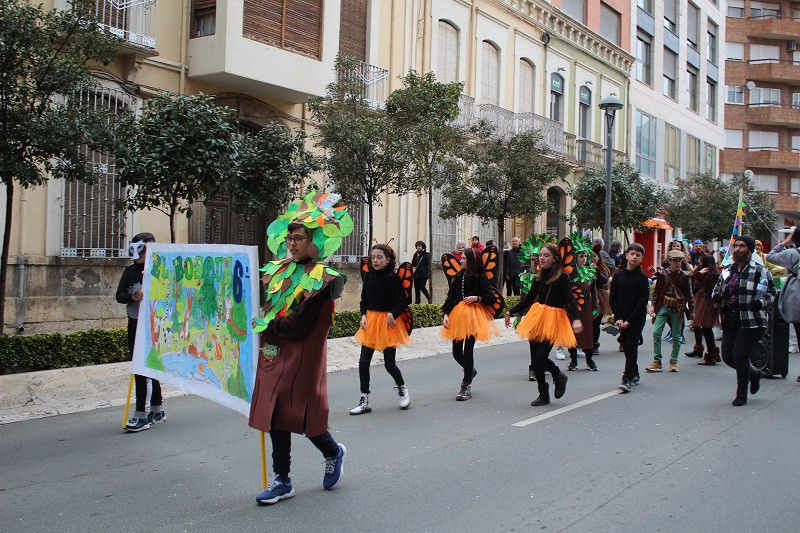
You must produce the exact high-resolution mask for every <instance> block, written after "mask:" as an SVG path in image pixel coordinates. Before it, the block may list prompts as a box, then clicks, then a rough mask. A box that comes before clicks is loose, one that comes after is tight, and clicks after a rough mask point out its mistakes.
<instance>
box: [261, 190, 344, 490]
mask: <svg viewBox="0 0 800 533" xmlns="http://www.w3.org/2000/svg"><path fill="white" fill-rule="evenodd" d="M345 217H346V218H347V219H348V220H349V215H347V212H346V208H345V206H344V203H342V202H341V201H340V199H339V197H338V196H337V195H334V194H330V193H322V192H316V191H311V192H309V193H308V194H307V195H306V196H305V198H304V199H303V200H302V201H301V202H296V203H292V204H290V207H289V210H288V211H287V212H286V213H284V214H283V215H280V216H279V217H278V219H277V220H276V221H275V222H273V223H272V224H270V226H269V228H268V230H267V231H268V233H269V237H270V238H269V241H268V242H269V244H270V250H271V251H272V252H273V253H275V254H276V256H277V257H284V258H283V259H280V260H277V261H271V262H270V263H267V265H266V266H265V267H264V269H263V272H264V275H263V276H262V278H261V280H262V282H263V283H264V288H265V291H264V292H265V294H268V295H271V296H270V297H269V298H268V299H267V301H266V303H265V304H264V306H263V308H262V311H263V312H264V316H263V317H261V318H259V319H256V320H255V321H254V322H255V323H256V326H255V327H254V328H253V331H256V332H260V333H261V338H260V342H261V349H260V353H259V358H258V368H257V370H256V381H255V386H254V387H253V396H252V400H251V403H250V419H249V422H248V423H249V425H250V427H252V428H255V429H257V430H259V431H262V432H269V436H270V440H271V441H272V468H273V471H274V472H275V477H274V478H273V481H272V483H271V484H270V485H269V487H267V489H265V490H264V491H262V492H261V493H259V494H258V496H256V501H257V502H258V503H260V504H274V503H277V502H279V501H280V500H283V499H286V498H291V497H293V496H294V493H295V491H294V487H293V486H292V479H291V477H290V475H289V473H290V467H291V450H292V441H291V435H292V433H300V434H305V436H306V437H307V438H308V439H309V440H310V441H311V443H312V444H313V445H314V446H315V447H316V448H317V449H318V450H319V451H320V452H321V453H322V456H323V457H324V458H325V472H324V474H323V478H322V487H323V488H324V489H325V490H328V489H331V488H333V487H334V486H335V485H336V484H337V483H338V482H339V479H340V477H341V474H342V463H343V461H344V456H345V454H346V453H347V450H346V449H345V447H344V445H343V444H339V443H337V442H336V441H335V440H334V438H333V436H332V435H331V433H330V431H329V430H328V413H329V408H328V381H327V373H326V372H327V369H326V366H327V356H328V346H327V338H328V333H329V331H330V328H331V324H332V322H333V300H335V299H337V298H338V297H339V296H341V293H342V290H343V288H344V278H343V277H342V275H341V274H339V273H338V272H337V271H336V270H334V269H333V268H331V267H329V266H327V265H325V264H324V263H323V262H322V261H323V260H324V259H325V258H326V257H327V256H328V255H330V254H333V253H335V252H336V249H337V248H338V246H333V247H330V246H325V244H326V241H327V240H328V239H329V238H334V237H328V236H327V234H328V232H327V231H325V227H326V226H328V225H332V226H334V227H335V228H336V229H337V230H338V231H337V232H336V234H337V237H338V236H342V237H346V236H347V234H349V232H346V231H345V232H342V229H343V228H342V226H343V224H340V220H344V219H345ZM287 222H288V224H287ZM351 227H352V224H351ZM317 232H319V234H318V233H317ZM284 243H285V244H284ZM287 255H288V257H286V256H287Z"/></svg>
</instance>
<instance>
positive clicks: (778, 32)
mask: <svg viewBox="0 0 800 533" xmlns="http://www.w3.org/2000/svg"><path fill="white" fill-rule="evenodd" d="M747 34H748V36H749V37H758V38H759V39H775V40H780V41H792V40H795V39H800V19H798V18H794V17H785V16H783V15H759V16H756V17H750V18H748V19H747Z"/></svg>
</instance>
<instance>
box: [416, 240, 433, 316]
mask: <svg viewBox="0 0 800 533" xmlns="http://www.w3.org/2000/svg"><path fill="white" fill-rule="evenodd" d="M414 247H415V248H416V249H417V251H416V252H414V257H413V258H412V259H411V266H412V267H414V293H415V296H416V298H415V301H414V303H419V293H422V294H424V295H425V298H427V299H428V303H432V300H431V295H430V293H429V292H428V287H427V285H428V278H430V277H431V254H430V253H428V251H427V250H426V246H425V243H424V242H423V241H417V242H416V244H415V245H414Z"/></svg>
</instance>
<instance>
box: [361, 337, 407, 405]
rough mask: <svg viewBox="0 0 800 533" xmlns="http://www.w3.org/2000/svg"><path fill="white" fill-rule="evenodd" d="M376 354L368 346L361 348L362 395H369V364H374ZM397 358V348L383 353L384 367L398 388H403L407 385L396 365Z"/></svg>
mask: <svg viewBox="0 0 800 533" xmlns="http://www.w3.org/2000/svg"><path fill="white" fill-rule="evenodd" d="M401 327H402V326H401ZM374 353H375V350H373V349H372V348H367V347H366V346H362V347H361V357H360V358H359V360H358V377H359V379H360V380H361V394H369V364H370V363H371V362H372V354H374ZM396 356H397V348H396V347H394V346H390V347H388V348H386V349H385V350H384V351H383V366H384V367H385V368H386V371H387V372H388V373H389V375H391V376H392V378H394V382H395V383H396V384H397V386H401V385H405V384H406V382H405V381H403V374H401V373H400V369H399V368H397V364H396V363H395V358H396Z"/></svg>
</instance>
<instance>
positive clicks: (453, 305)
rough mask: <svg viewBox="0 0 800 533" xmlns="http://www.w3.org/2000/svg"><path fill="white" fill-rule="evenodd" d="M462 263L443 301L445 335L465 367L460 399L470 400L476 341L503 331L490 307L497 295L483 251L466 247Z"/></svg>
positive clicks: (485, 339)
mask: <svg viewBox="0 0 800 533" xmlns="http://www.w3.org/2000/svg"><path fill="white" fill-rule="evenodd" d="M460 264H461V270H460V272H458V273H457V274H456V275H455V277H454V278H453V279H452V280H451V281H450V289H449V290H448V291H447V299H446V300H445V302H444V304H442V314H443V317H442V331H441V335H442V337H444V338H445V339H450V340H451V341H452V342H453V359H455V360H456V362H457V363H458V364H459V365H461V367H462V369H463V370H464V379H463V380H462V381H461V389H460V390H459V392H458V394H457V395H456V400H458V401H466V400H469V399H470V398H472V380H473V379H474V378H475V375H476V374H477V373H478V371H477V370H475V358H474V354H473V351H474V348H475V341H476V340H479V341H488V340H489V337H496V336H499V335H500V330H498V329H497V325H496V324H495V323H494V317H493V316H492V313H491V312H490V311H489V309H488V308H487V306H491V305H492V304H494V303H495V302H496V301H497V298H496V297H495V293H494V291H492V286H491V284H490V283H489V279H488V278H487V277H486V274H484V272H483V262H482V261H481V258H480V254H479V253H477V252H476V251H475V249H474V248H466V249H465V250H464V254H463V255H462V257H461V261H460ZM497 294H498V295H499V293H497Z"/></svg>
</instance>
